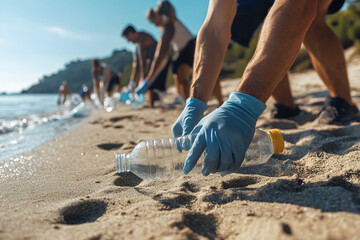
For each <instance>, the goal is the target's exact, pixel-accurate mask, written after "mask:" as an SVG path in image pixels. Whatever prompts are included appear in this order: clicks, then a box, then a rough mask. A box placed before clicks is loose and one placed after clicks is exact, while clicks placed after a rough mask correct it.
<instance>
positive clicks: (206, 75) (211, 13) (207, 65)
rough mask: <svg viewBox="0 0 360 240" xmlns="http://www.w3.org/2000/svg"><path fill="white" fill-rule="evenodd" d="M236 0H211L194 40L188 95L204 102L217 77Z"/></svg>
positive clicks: (225, 49) (227, 41) (228, 37)
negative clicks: (192, 64) (190, 82)
mask: <svg viewBox="0 0 360 240" xmlns="http://www.w3.org/2000/svg"><path fill="white" fill-rule="evenodd" d="M235 13H236V1H222V0H211V1H210V3H209V10H208V13H207V16H206V19H205V22H204V24H203V25H202V27H201V29H200V32H199V34H198V37H197V40H196V50H195V59H194V73H193V79H192V85H191V88H190V97H195V98H198V99H200V100H202V101H204V102H207V101H208V100H209V98H210V96H211V93H212V91H213V88H214V86H215V83H216V81H217V79H218V77H219V74H220V71H221V68H222V65H223V62H224V57H225V53H226V51H227V48H228V44H229V41H230V34H231V33H230V32H231V24H232V21H233V19H234V16H235Z"/></svg>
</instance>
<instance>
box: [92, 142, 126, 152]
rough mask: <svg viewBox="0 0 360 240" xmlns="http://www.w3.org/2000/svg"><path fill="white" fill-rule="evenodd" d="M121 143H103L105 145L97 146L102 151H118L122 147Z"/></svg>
mask: <svg viewBox="0 0 360 240" xmlns="http://www.w3.org/2000/svg"><path fill="white" fill-rule="evenodd" d="M123 145H124V144H123V143H105V144H99V145H97V147H98V148H100V149H102V150H107V151H110V150H114V149H119V148H121V147H122V146H123Z"/></svg>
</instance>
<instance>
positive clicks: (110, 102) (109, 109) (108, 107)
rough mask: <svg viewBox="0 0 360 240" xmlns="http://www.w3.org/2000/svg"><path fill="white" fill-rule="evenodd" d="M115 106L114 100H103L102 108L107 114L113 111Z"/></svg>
mask: <svg viewBox="0 0 360 240" xmlns="http://www.w3.org/2000/svg"><path fill="white" fill-rule="evenodd" d="M115 106H116V99H114V98H113V97H106V98H105V99H104V108H105V110H106V111H107V112H112V111H114V109H115Z"/></svg>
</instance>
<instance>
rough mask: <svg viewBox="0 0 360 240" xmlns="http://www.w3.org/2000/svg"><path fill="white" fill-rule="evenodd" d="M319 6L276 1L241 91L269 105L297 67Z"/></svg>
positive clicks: (312, 1) (310, 1)
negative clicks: (271, 97) (288, 72)
mask: <svg viewBox="0 0 360 240" xmlns="http://www.w3.org/2000/svg"><path fill="white" fill-rule="evenodd" d="M317 4H318V0H301V1H299V0H277V1H275V3H274V5H273V7H272V8H271V9H270V11H269V14H268V16H267V18H266V19H265V22H264V26H263V29H262V31H261V35H260V38H259V42H258V45H257V48H256V51H255V54H254V56H253V58H252V60H251V61H250V63H249V64H248V66H247V68H246V69H245V72H244V76H243V81H242V82H241V83H240V85H239V87H238V88H237V91H238V92H242V93H246V94H249V95H252V96H254V97H256V98H258V99H260V100H262V101H263V102H266V100H267V99H268V98H269V97H270V95H271V94H272V92H273V91H274V89H275V88H276V86H277V85H278V83H279V82H280V81H281V80H282V79H283V78H284V76H285V74H286V73H287V71H288V70H289V68H290V66H291V65H292V64H293V62H294V60H295V58H296V55H297V54H298V52H299V49H300V46H301V43H302V42H303V40H304V37H305V34H306V32H307V30H308V29H309V27H310V25H311V23H312V21H313V20H314V18H315V16H316V11H317Z"/></svg>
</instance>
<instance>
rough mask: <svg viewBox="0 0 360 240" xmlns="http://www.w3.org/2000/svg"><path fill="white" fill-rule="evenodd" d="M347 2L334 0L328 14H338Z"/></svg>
mask: <svg viewBox="0 0 360 240" xmlns="http://www.w3.org/2000/svg"><path fill="white" fill-rule="evenodd" d="M344 3H345V0H333V1H332V2H331V4H330V6H329V9H328V12H327V14H333V13H336V12H338V11H339V10H340V9H341V8H342V6H343V5H344Z"/></svg>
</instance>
